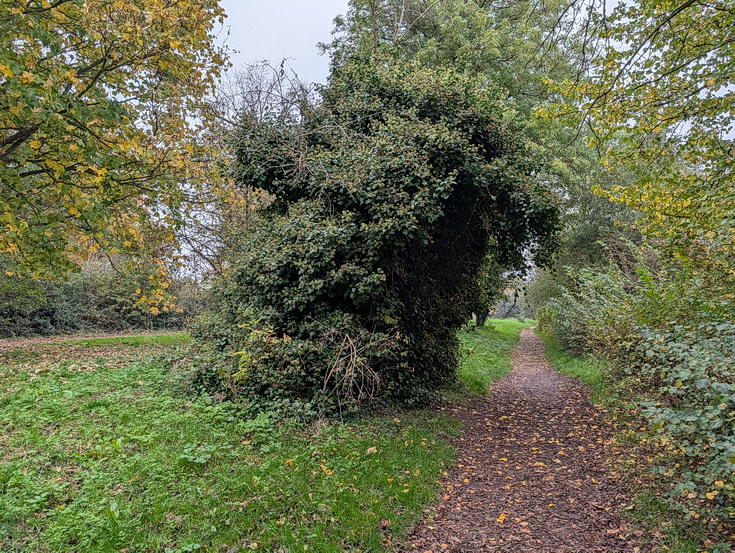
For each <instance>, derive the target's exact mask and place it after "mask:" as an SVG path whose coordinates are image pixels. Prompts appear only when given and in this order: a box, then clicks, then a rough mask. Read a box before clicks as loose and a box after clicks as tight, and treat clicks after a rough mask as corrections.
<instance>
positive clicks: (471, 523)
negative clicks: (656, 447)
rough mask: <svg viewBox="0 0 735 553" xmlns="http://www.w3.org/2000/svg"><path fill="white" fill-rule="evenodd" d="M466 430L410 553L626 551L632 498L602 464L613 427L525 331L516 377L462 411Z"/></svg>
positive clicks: (516, 352)
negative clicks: (625, 513)
mask: <svg viewBox="0 0 735 553" xmlns="http://www.w3.org/2000/svg"><path fill="white" fill-rule="evenodd" d="M455 414H456V416H457V417H459V418H460V419H461V420H462V422H463V425H464V431H463V435H462V437H461V438H459V439H458V440H457V441H456V442H455V444H454V446H455V448H456V449H457V467H456V468H455V469H454V470H453V471H452V473H450V475H449V476H448V477H447V479H446V481H445V482H444V484H443V485H444V493H443V496H442V497H443V499H442V502H441V504H440V505H439V506H438V507H437V509H436V511H435V512H434V514H432V515H431V516H430V517H429V518H428V519H427V520H425V521H424V522H423V523H422V524H420V525H419V526H418V527H417V528H416V530H415V532H414V535H413V536H412V537H411V538H410V541H409V547H408V548H407V551H412V552H415V551H419V552H421V553H429V552H430V553H445V552H446V553H476V552H494V553H495V552H498V553H499V552H503V553H505V552H507V553H511V552H512V553H572V552H574V553H627V552H633V551H636V548H635V547H634V545H633V543H631V542H629V541H628V540H627V539H625V538H624V537H623V536H621V531H620V527H621V524H622V523H621V520H620V517H619V516H618V514H617V513H618V512H619V510H620V508H621V507H622V506H623V505H624V504H625V503H626V499H627V498H626V497H625V495H624V494H623V493H622V491H621V490H620V485H619V476H618V475H617V474H616V473H615V472H614V471H612V470H611V469H610V467H609V466H608V465H607V462H606V459H607V458H608V456H609V451H608V448H607V446H608V445H609V443H610V440H611V439H612V429H611V428H610V427H609V426H608V425H607V424H606V421H605V417H604V413H603V412H602V411H601V410H600V409H598V408H596V407H595V406H593V405H592V404H590V402H589V400H588V394H587V392H586V390H585V389H584V387H583V385H582V384H581V382H580V381H578V380H577V379H575V378H571V377H568V376H564V375H562V374H559V373H558V372H557V371H555V370H553V369H552V368H551V367H550V366H549V365H548V363H547V362H546V359H545V357H544V344H543V342H542V341H541V340H540V339H539V338H538V337H537V336H536V335H535V334H534V333H533V331H532V330H530V329H526V330H523V332H522V333H521V338H520V341H519V343H518V345H517V346H516V348H515V349H514V351H513V371H512V373H511V374H510V375H508V376H507V377H506V378H504V379H502V380H500V381H499V382H497V383H496V384H495V386H494V387H493V389H492V393H491V394H490V395H489V397H487V398H484V399H482V400H480V401H478V402H475V403H474V404H472V405H470V406H468V407H464V408H458V409H456V413H455Z"/></svg>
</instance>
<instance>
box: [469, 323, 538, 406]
mask: <svg viewBox="0 0 735 553" xmlns="http://www.w3.org/2000/svg"><path fill="white" fill-rule="evenodd" d="M530 326H533V321H529V322H525V323H521V322H519V321H517V320H516V319H489V320H488V321H487V323H486V324H485V326H484V327H483V328H472V329H470V330H464V331H462V332H460V333H459V339H460V343H461V351H462V363H461V365H460V368H459V372H458V376H459V379H460V381H461V382H463V383H464V384H465V385H466V387H467V389H468V390H469V392H470V393H471V394H473V395H479V396H482V395H485V394H486V393H487V391H488V387H489V386H490V385H491V384H492V383H493V382H495V381H497V380H499V379H501V378H503V377H504V376H506V375H508V374H510V371H511V369H512V363H511V358H510V352H511V350H512V349H513V347H514V346H515V345H516V344H517V343H518V339H519V337H520V334H521V330H523V329H524V328H528V327H530Z"/></svg>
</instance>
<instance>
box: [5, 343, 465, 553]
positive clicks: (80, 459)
mask: <svg viewBox="0 0 735 553" xmlns="http://www.w3.org/2000/svg"><path fill="white" fill-rule="evenodd" d="M105 340H107V339H105ZM117 343H119V342H117ZM451 432H456V421H454V419H451V418H450V417H447V416H443V415H438V414H436V413H431V412H423V411H418V412H413V413H410V414H399V415H398V418H393V416H380V417H371V418H365V419H363V420H356V421H354V422H352V423H347V424H345V425H340V424H332V423H321V424H319V425H312V426H309V427H304V426H297V425H295V424H292V425H286V426H281V425H276V424H275V423H273V422H272V421H271V420H270V419H269V418H268V417H267V416H261V417H260V418H258V419H255V420H250V421H248V420H243V418H242V417H240V416H238V413H237V412H236V410H235V408H234V406H233V405H231V404H228V403H220V402H214V401H212V400H210V399H207V398H200V399H191V398H189V397H187V395H186V393H185V390H183V387H182V385H181V384H180V383H179V381H178V380H177V379H176V378H174V377H172V375H171V374H170V370H169V369H168V368H167V365H165V364H164V363H162V362H161V361H158V360H156V359H155V358H144V359H138V360H137V361H134V362H131V363H127V364H126V363H122V364H121V363H120V362H111V361H105V360H99V359H98V360H96V361H94V362H92V363H91V364H90V363H86V364H81V365H80V364H76V363H72V362H71V360H67V361H62V362H60V363H58V364H57V365H55V366H51V367H44V368H43V369H42V370H40V372H38V369H35V370H34V369H29V368H28V367H27V366H23V367H18V366H13V365H12V364H10V363H6V364H4V365H0V551H8V552H16V551H17V552H24V553H31V552H44V553H46V552H48V553H52V552H53V553H65V552H69V553H71V552H78V553H105V552H110V553H112V552H115V553H119V552H120V551H126V553H133V552H135V553H142V552H161V553H164V552H169V553H180V552H185V551H212V552H215V551H217V552H224V551H229V550H233V551H234V550H236V548H240V549H241V550H247V551H250V550H259V551H284V552H295V551H298V552H302V551H307V550H308V551H319V552H325V553H326V552H335V553H336V552H342V551H365V552H368V551H369V552H380V551H388V550H390V549H391V544H392V543H394V542H396V540H400V539H401V538H402V537H403V536H405V535H406V534H407V533H408V532H409V531H410V529H411V527H412V525H413V523H414V522H415V521H417V520H418V519H419V518H421V515H422V510H423V509H424V508H426V506H427V505H429V504H431V503H432V502H434V501H435V500H436V498H437V493H438V488H439V486H438V484H437V480H438V479H439V478H440V475H441V473H442V471H443V470H444V467H445V465H447V464H448V463H450V462H451V459H452V450H451V448H450V447H449V446H448V445H447V442H446V439H445V438H446V436H447V434H448V433H451Z"/></svg>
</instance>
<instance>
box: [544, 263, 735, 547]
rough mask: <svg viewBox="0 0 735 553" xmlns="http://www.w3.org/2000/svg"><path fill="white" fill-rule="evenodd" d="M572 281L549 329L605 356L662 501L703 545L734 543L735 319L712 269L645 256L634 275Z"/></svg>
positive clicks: (567, 343)
mask: <svg viewBox="0 0 735 553" xmlns="http://www.w3.org/2000/svg"><path fill="white" fill-rule="evenodd" d="M641 259H642V258H641ZM572 283H573V284H572V285H569V286H567V287H563V288H561V290H560V294H559V295H558V296H557V297H556V298H554V299H552V300H551V301H550V302H549V303H548V304H547V305H546V306H545V307H544V308H542V309H541V310H540V313H539V319H540V322H541V328H542V329H543V330H545V331H546V332H548V333H550V334H553V335H554V336H555V337H556V338H557V339H558V340H559V342H560V343H561V345H562V346H563V347H564V348H565V349H566V350H570V351H576V352H589V353H592V354H594V355H596V356H597V357H599V358H602V359H604V360H606V361H607V362H606V363H605V365H604V370H603V372H604V374H605V375H606V378H608V379H611V380H614V381H616V382H617V385H616V387H615V389H616V390H617V391H618V392H619V393H620V394H621V396H620V397H621V398H622V403H621V405H626V404H628V405H630V407H629V410H630V411H631V412H632V413H633V415H634V417H635V418H636V419H637V420H640V421H641V422H640V424H641V425H642V429H641V430H640V431H637V432H636V435H638V434H640V435H641V436H643V437H642V438H641V439H643V440H644V441H645V442H646V443H647V444H648V445H649V446H650V447H652V448H653V449H654V450H655V455H654V456H653V458H652V459H651V460H650V462H648V463H647V464H648V465H649V466H650V467H649V468H650V470H651V471H652V472H654V473H655V474H656V481H657V482H658V483H657V485H658V486H659V487H660V489H662V490H664V491H663V493H662V494H661V496H660V497H658V496H655V501H656V502H658V503H661V504H662V505H665V508H666V509H673V510H674V511H676V512H677V520H680V521H681V523H682V525H683V527H688V528H694V527H696V528H698V529H699V535H701V536H705V537H704V538H702V540H701V543H699V544H698V545H699V547H702V548H706V549H707V550H710V551H730V550H731V548H732V546H733V542H735V538H732V537H731V536H730V537H728V536H729V535H730V534H733V535H735V524H734V523H735V364H734V363H733V355H735V325H734V324H733V321H732V312H731V311H730V310H729V309H728V306H729V305H730V303H729V302H730V300H729V299H728V296H727V294H724V293H723V290H718V289H717V287H716V286H715V285H714V284H715V283H713V282H712V281H710V280H709V277H708V276H707V275H704V276H702V275H698V274H696V273H694V274H692V273H687V272H686V271H684V270H682V268H681V267H667V266H666V265H660V266H658V267H652V266H650V264H649V266H646V265H645V264H644V263H642V262H640V261H639V265H638V267H637V269H636V271H635V273H633V274H629V275H627V276H625V275H624V274H623V273H621V272H619V271H615V270H612V269H610V270H607V271H592V270H583V271H580V272H578V273H576V274H575V275H574V278H573V280H572ZM553 351H556V353H552V356H553V355H562V356H563V354H561V353H559V352H558V350H553V349H552V352H553ZM593 374H595V375H599V371H598V370H594V371H593ZM595 378H598V383H597V384H596V386H598V387H599V386H604V384H603V383H602V380H600V377H599V376H596V377H595ZM612 408H613V409H614V410H619V408H620V405H614V406H613V407H612ZM690 550H691V551H694V550H693V549H686V548H684V549H682V551H690Z"/></svg>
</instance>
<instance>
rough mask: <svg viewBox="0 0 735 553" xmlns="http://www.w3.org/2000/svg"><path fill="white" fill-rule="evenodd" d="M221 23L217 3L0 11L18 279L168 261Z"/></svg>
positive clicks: (10, 219) (1, 150) (6, 222)
mask: <svg viewBox="0 0 735 553" xmlns="http://www.w3.org/2000/svg"><path fill="white" fill-rule="evenodd" d="M223 18H224V12H223V10H222V8H220V7H219V6H218V3H217V1H216V0H196V1H194V0H181V1H173V0H125V1H122V0H55V1H49V0H30V1H23V2H21V1H20V0H3V1H2V2H0V27H2V28H3V29H4V32H3V33H2V36H0V90H1V91H2V92H0V228H1V229H2V231H0V252H3V253H5V254H10V255H11V256H12V257H13V258H14V263H15V264H16V265H17V267H18V271H21V272H27V273H31V274H33V276H34V277H40V276H48V275H51V274H59V273H61V272H64V271H66V270H68V269H70V268H74V267H76V266H78V264H79V262H80V261H82V260H83V259H85V258H86V256H87V253H88V252H89V251H93V252H94V251H97V250H102V251H104V252H106V253H108V254H109V255H111V256H114V255H116V254H117V253H121V252H122V253H129V254H136V255H140V254H141V252H144V253H143V255H147V256H150V257H154V258H163V257H165V256H166V255H167V254H170V253H171V251H172V249H173V246H174V244H175V237H174V230H175V227H176V224H177V221H178V220H179V214H180V213H179V212H180V211H182V206H183V205H184V202H185V201H186V200H187V199H188V195H189V194H190V193H192V192H194V191H196V188H197V186H198V183H199V182H200V179H201V177H202V173H201V171H202V170H204V169H206V167H204V164H203V163H202V160H203V159H205V156H203V155H202V153H201V149H200V147H199V145H198V144H197V140H196V135H197V131H198V130H199V129H200V128H201V124H202V122H203V119H202V117H204V115H203V113H202V110H201V109H200V107H201V104H202V101H203V99H204V98H205V96H206V95H207V94H208V92H209V91H211V89H212V87H213V86H214V84H215V81H216V79H217V77H218V76H219V74H220V71H221V68H222V67H223V66H224V65H225V64H226V58H225V51H224V50H223V49H222V48H220V47H217V46H215V44H214V38H215V37H214V31H215V25H217V24H218V23H221V22H222V21H223Z"/></svg>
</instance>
